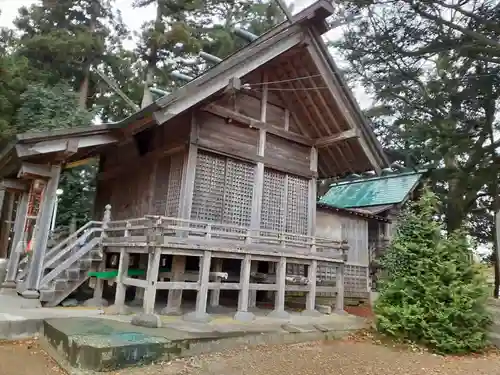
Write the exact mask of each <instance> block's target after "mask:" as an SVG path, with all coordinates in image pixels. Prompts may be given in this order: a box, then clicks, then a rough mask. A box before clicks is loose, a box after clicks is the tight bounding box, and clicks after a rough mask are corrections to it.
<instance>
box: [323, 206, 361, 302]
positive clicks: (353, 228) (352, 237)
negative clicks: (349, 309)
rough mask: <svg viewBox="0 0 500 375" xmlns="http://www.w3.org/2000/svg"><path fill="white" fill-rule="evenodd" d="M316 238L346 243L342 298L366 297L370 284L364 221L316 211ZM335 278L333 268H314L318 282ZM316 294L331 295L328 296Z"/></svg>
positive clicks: (359, 218) (358, 218) (329, 212)
mask: <svg viewBox="0 0 500 375" xmlns="http://www.w3.org/2000/svg"><path fill="white" fill-rule="evenodd" d="M316 235H317V236H320V237H325V238H332V239H335V240H339V241H340V240H347V243H348V245H349V250H348V252H347V261H346V264H345V268H344V270H345V274H344V282H345V296H346V297H348V298H360V299H364V298H366V297H367V293H368V290H369V284H370V283H369V243H368V219H366V218H362V217H354V216H353V217H351V216H347V215H345V214H339V213H335V212H331V211H323V210H319V211H317V213H316ZM320 253H321V252H320ZM336 276H337V275H336V269H335V267H331V266H329V265H325V264H319V265H318V278H320V279H321V280H327V281H330V280H332V281H333V280H335V279H336ZM319 295H321V296H331V293H320V294H319Z"/></svg>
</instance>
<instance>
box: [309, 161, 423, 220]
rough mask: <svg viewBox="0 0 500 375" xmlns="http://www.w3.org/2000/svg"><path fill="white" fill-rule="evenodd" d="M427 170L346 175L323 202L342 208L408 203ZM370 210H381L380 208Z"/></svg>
mask: <svg viewBox="0 0 500 375" xmlns="http://www.w3.org/2000/svg"><path fill="white" fill-rule="evenodd" d="M424 173H425V171H423V170H419V171H414V172H403V173H401V172H395V173H392V174H388V175H384V176H377V177H362V178H357V179H346V180H343V181H340V182H337V183H334V184H332V185H331V187H330V190H328V192H327V193H326V194H325V195H324V196H323V197H322V198H321V199H320V200H319V203H321V204H326V205H328V206H331V207H340V208H360V207H363V208H364V209H369V208H370V207H372V208H374V209H375V208H380V207H385V208H389V207H390V206H391V205H394V204H398V203H404V202H405V201H406V199H407V198H408V196H409V194H410V193H411V192H412V191H413V190H414V189H415V187H416V186H417V185H418V183H419V182H420V179H421V177H422V175H423V174H424ZM370 211H372V212H373V213H378V212H380V210H370Z"/></svg>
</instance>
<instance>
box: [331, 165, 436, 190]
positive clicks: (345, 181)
mask: <svg viewBox="0 0 500 375" xmlns="http://www.w3.org/2000/svg"><path fill="white" fill-rule="evenodd" d="M427 171H428V169H418V170H413V171H394V172H392V173H390V174H386V175H380V176H359V177H356V178H352V179H351V178H349V177H344V178H343V179H341V180H338V181H335V182H332V183H331V184H330V185H329V186H330V187H334V186H339V185H348V184H357V183H362V182H367V181H377V180H388V179H391V178H397V177H404V176H411V175H416V174H424V173H426V172H427Z"/></svg>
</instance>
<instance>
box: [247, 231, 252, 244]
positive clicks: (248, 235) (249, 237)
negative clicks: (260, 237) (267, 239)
mask: <svg viewBox="0 0 500 375" xmlns="http://www.w3.org/2000/svg"><path fill="white" fill-rule="evenodd" d="M249 243H252V230H251V229H248V230H247V233H246V236H245V244H247V245H248V244H249Z"/></svg>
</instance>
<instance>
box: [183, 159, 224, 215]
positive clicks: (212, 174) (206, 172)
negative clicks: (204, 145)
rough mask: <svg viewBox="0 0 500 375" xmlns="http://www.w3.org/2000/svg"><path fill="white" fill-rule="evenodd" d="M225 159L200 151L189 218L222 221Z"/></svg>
mask: <svg viewBox="0 0 500 375" xmlns="http://www.w3.org/2000/svg"><path fill="white" fill-rule="evenodd" d="M225 169H226V160H225V158H224V157H222V156H217V155H214V154H210V153H207V152H202V151H200V152H199V153H198V158H197V161H196V176H195V183H194V193H193V204H192V207H191V219H193V220H200V221H213V222H219V223H220V222H221V221H222V212H223V200H224V182H225Z"/></svg>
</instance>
